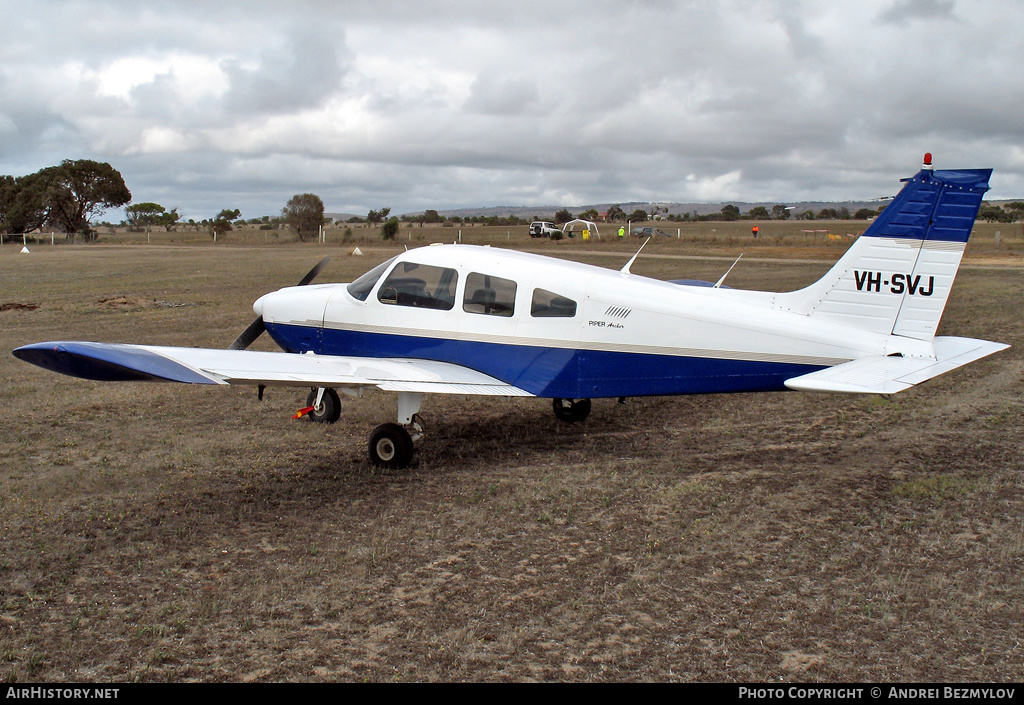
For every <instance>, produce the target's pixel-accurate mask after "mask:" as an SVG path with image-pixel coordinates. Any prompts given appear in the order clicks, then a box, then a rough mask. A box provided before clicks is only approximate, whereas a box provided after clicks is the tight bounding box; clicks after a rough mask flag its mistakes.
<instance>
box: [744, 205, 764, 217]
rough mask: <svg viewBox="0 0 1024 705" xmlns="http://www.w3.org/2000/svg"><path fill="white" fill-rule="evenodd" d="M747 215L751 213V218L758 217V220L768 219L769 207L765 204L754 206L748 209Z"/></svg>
mask: <svg viewBox="0 0 1024 705" xmlns="http://www.w3.org/2000/svg"><path fill="white" fill-rule="evenodd" d="M747 215H749V216H750V217H751V218H756V219H758V220H767V219H768V209H767V208H765V207H764V206H754V207H753V208H751V209H750V210H749V211H747Z"/></svg>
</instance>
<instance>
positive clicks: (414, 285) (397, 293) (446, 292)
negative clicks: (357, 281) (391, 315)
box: [377, 262, 459, 311]
mask: <svg viewBox="0 0 1024 705" xmlns="http://www.w3.org/2000/svg"><path fill="white" fill-rule="evenodd" d="M458 278H459V277H458V274H457V273H456V272H455V270H454V269H449V268H448V267H434V266H432V265H429V264H416V263H415V262H400V263H399V264H398V266H396V267H395V268H394V269H393V270H391V274H389V275H388V278H387V279H385V280H384V283H383V284H381V285H380V290H379V291H378V292H377V299H378V300H379V301H380V302H381V303H383V304H394V305H398V306H413V307H415V308H433V309H440V310H442V311H451V310H452V308H454V307H455V285H456V283H457V282H458Z"/></svg>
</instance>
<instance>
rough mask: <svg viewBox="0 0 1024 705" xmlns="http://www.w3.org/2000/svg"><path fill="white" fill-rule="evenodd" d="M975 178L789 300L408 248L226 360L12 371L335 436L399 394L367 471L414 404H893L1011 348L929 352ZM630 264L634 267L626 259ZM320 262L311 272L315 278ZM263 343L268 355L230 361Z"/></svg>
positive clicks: (410, 437) (325, 289) (301, 300)
mask: <svg viewBox="0 0 1024 705" xmlns="http://www.w3.org/2000/svg"><path fill="white" fill-rule="evenodd" d="M990 176H991V170H990V169H964V170H945V171H944V170H934V169H933V167H932V166H931V164H930V155H928V156H926V159H925V165H924V167H923V168H922V169H921V171H919V172H918V173H917V174H916V175H915V176H914V177H912V178H910V179H905V180H904V181H905V182H906V185H905V186H904V187H903V189H902V190H901V191H900V193H899V194H898V195H897V196H896V197H895V198H894V200H893V201H892V203H891V204H890V205H889V206H888V207H887V208H886V209H885V210H884V211H883V212H882V213H881V214H880V215H879V217H878V218H877V219H875V221H874V222H873V223H872V224H871V225H870V226H869V228H868V229H867V231H866V232H865V233H864V234H863V235H862V236H860V237H859V238H858V239H857V240H856V241H854V243H853V244H852V245H851V246H850V248H849V249H848V250H847V252H846V253H845V254H844V255H843V257H842V258H841V259H840V260H839V261H838V262H837V263H836V264H835V265H834V266H833V267H832V268H831V269H830V270H829V271H828V272H827V273H826V274H825V276H823V277H822V278H821V279H820V280H819V281H817V282H816V283H814V284H812V285H810V286H808V287H806V288H804V289H801V290H799V291H793V292H788V293H773V292H762V291H745V290H739V289H731V288H727V287H722V286H720V284H721V281H719V282H718V283H716V284H711V283H706V282H702V283H695V282H666V281H658V280H655V279H650V278H647V277H643V276H639V275H636V274H632V273H631V272H630V266H631V265H632V263H633V262H634V261H635V260H636V255H634V256H633V259H631V260H630V261H629V262H628V263H627V264H626V265H625V266H624V267H623V268H622V269H621V270H619V271H615V270H611V269H606V268H603V267H596V266H590V265H586V264H580V263H576V262H568V261H563V260H558V259H553V258H549V257H544V256H540V255H535V254H528V253H523V252H515V251H509V250H504V249H498V248H491V247H480V246H472V245H435V246H429V247H422V248H418V249H414V250H409V251H407V252H404V253H403V254H400V255H398V256H396V257H394V258H392V259H389V260H388V261H386V262H384V263H383V264H380V265H379V266H377V267H375V268H373V269H372V270H370V271H369V272H367V273H366V274H364V275H363V276H361V277H360V278H358V279H357V280H355V281H354V282H352V283H349V284H322V285H310V284H309V282H310V281H311V280H312V278H313V277H314V276H315V275H316V273H317V272H318V271H319V269H320V267H321V266H322V265H323V264H324V262H321V263H320V264H319V265H317V267H315V268H314V269H313V270H312V271H311V272H310V273H309V274H308V275H307V276H306V278H305V279H304V280H303V281H302V282H301V284H300V285H299V286H295V287H289V288H285V289H281V290H279V291H276V292H273V293H270V294H266V295H265V296H263V297H261V298H260V299H258V300H257V301H256V302H255V304H253V309H254V311H255V312H256V314H257V319H256V320H255V321H254V322H253V324H252V325H251V326H250V327H249V328H248V329H246V331H244V332H243V333H242V334H241V335H240V336H239V337H238V339H237V340H236V341H235V342H234V343H233V344H232V346H231V348H229V349H225V350H215V349H203V348H180V347H157V346H148V345H124V344H114V343H99V342H75V341H53V342H46V343H37V344H33V345H26V346H24V347H20V348H18V349H16V350H15V351H14V355H15V356H17V357H18V358H20V359H22V360H25V361H27V362H30V363H33V364H35V365H39V366H40V367H44V368H46V369H49V370H52V371H55V372H60V373H63V374H67V375H71V376H74V377H82V378H86V379H92V380H111V381H116V380H120V381H168V382H184V383H193V384H249V385H258V386H259V391H260V396H261V397H262V393H263V389H264V387H266V386H273V385H277V386H297V387H309V388H311V390H312V391H311V392H310V394H309V397H308V399H307V402H306V403H307V407H306V408H305V409H302V410H300V411H299V413H298V414H297V415H303V414H305V415H307V416H308V417H309V418H310V419H311V420H313V421H319V422H326V423H333V422H335V421H337V420H338V418H339V415H340V412H341V404H340V397H339V395H338V392H337V391H336V390H339V389H340V390H342V391H343V392H344V393H347V394H349V395H352V396H360V395H361V394H362V393H363V392H365V391H367V390H373V389H378V390H384V391H387V392H396V393H397V395H398V419H397V423H386V424H383V425H381V426H378V427H377V428H376V429H375V430H374V431H373V432H372V434H371V435H370V439H369V455H370V460H371V461H372V462H373V463H374V464H377V465H382V466H387V467H404V466H407V465H408V464H409V463H410V461H411V459H412V457H413V447H414V446H413V444H414V441H416V440H419V438H420V437H422V434H423V429H422V426H421V423H420V418H419V416H418V412H419V410H420V406H421V403H422V401H423V397H424V395H426V394H455V395H493V396H502V397H531V396H534V397H543V398H550V399H552V400H553V407H554V412H555V414H556V416H557V417H558V418H559V419H562V420H564V421H582V420H583V419H585V418H586V417H587V415H588V414H589V412H590V406H591V402H590V400H591V399H595V398H606V397H611V398H616V397H638V396H653V395H675V394H706V393H717V392H760V391H776V390H786V389H790V390H802V391H815V392H853V393H871V394H893V393H896V392H899V391H902V390H904V389H907V388H909V387H911V386H913V385H915V384H918V383H920V382H923V381H925V380H927V379H930V378H932V377H935V376H936V375H939V374H942V373H944V372H947V371H949V370H952V369H955V368H957V367H960V366H961V365H965V364H967V363H969V362H972V361H974V360H977V359H979V358H982V357H984V356H986V355H990V354H992V353H995V352H998V351H1000V350H1003V349H1005V348H1007V347H1009V346H1007V345H1004V344H1001V343H994V342H989V341H985V340H974V339H969V338H957V337H947V336H938V337H937V336H936V330H937V328H938V326H939V320H940V318H941V316H942V312H943V310H944V308H945V306H946V302H947V300H948V299H949V294H950V290H951V288H952V285H953V279H954V277H955V276H956V272H957V269H958V268H959V265H960V260H961V257H962V255H963V253H964V248H965V247H966V244H967V240H968V237H969V236H970V234H971V230H972V228H973V225H974V220H975V217H976V215H977V212H978V209H979V207H980V205H981V200H982V196H983V194H984V193H985V192H986V191H987V190H988V180H989V177H990ZM637 254H639V252H638V253H637ZM325 261H326V260H325ZM264 330H265V331H266V332H268V333H269V334H270V336H271V337H272V338H273V339H274V341H275V342H276V343H277V344H278V345H279V346H280V347H281V348H282V349H283V350H284V352H260V351H251V350H247V349H246V348H247V347H248V346H249V345H250V344H251V343H252V342H253V341H254V340H255V339H256V338H257V337H258V336H259V335H260V334H261V333H262V332H263V331H264Z"/></svg>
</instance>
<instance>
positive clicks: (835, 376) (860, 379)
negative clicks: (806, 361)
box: [786, 337, 1010, 394]
mask: <svg viewBox="0 0 1024 705" xmlns="http://www.w3.org/2000/svg"><path fill="white" fill-rule="evenodd" d="M933 342H934V346H935V357H934V358H921V357H894V356H889V357H884V356H870V357H861V358H857V359H856V360H851V361H850V362H845V363H843V364H841V365H836V366H835V367H826V368H825V369H823V370H818V371H817V372H811V373H810V374H806V375H801V376H800V377H794V378H793V379H787V380H786V386H787V387H789V388H790V389H796V390H798V391H803V392H846V393H850V392H853V393H861V394H895V393H896V392H902V391H903V390H904V389H909V388H910V387H913V386H914V385H915V384H919V383H921V382H924V381H925V380H927V379H931V378H932V377H937V376H938V375H941V374H942V373H944V372H949V371H950V370H954V369H956V368H957V367H960V366H961V365H966V364H967V363H969V362H974V361H975V360H977V359H980V358H982V357H985V356H986V355H991V354H992V353H996V352H999V351H1000V350H1005V349H1006V348H1008V347H1010V346H1009V345H1004V344H1003V343H993V342H990V341H988V340H975V339H973V338H953V337H939V338H935V339H934V341H933Z"/></svg>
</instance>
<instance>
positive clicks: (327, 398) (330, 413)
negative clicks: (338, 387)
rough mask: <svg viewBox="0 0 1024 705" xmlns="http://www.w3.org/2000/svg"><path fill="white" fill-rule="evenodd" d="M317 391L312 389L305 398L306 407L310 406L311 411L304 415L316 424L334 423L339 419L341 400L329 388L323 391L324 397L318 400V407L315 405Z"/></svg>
mask: <svg viewBox="0 0 1024 705" xmlns="http://www.w3.org/2000/svg"><path fill="white" fill-rule="evenodd" d="M319 391H320V390H319V389H318V388H316V387H314V388H313V391H311V392H310V393H309V396H308V397H306V406H312V407H313V410H312V411H311V412H309V413H308V414H306V418H308V419H309V420H310V421H314V422H316V423H334V422H336V421H337V420H338V419H339V418H341V398H340V397H338V393H337V392H336V391H334V389H332V388H331V387H326V388H325V389H324V395H323V397H322V398H321V399H320V406H317V405H316V396H317V394H318V393H319Z"/></svg>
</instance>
